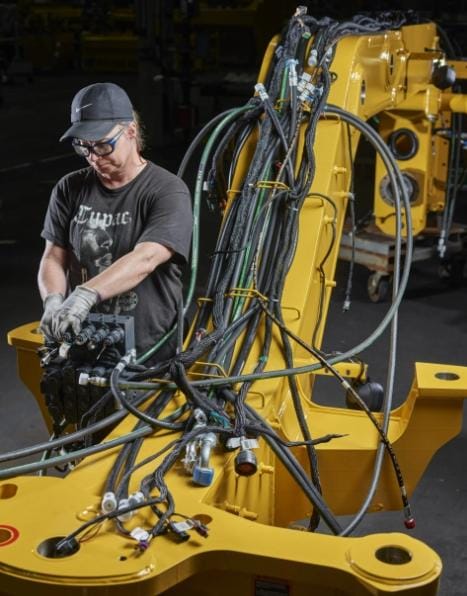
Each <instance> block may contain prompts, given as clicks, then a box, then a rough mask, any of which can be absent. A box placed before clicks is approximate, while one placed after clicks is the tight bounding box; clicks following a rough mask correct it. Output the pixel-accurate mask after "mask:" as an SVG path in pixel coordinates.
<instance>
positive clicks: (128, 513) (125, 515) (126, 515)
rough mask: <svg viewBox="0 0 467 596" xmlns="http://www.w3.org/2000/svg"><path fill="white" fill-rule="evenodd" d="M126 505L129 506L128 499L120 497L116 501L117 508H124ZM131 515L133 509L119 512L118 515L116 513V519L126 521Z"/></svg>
mask: <svg viewBox="0 0 467 596" xmlns="http://www.w3.org/2000/svg"><path fill="white" fill-rule="evenodd" d="M127 507H130V501H129V500H128V499H120V501H119V502H118V508H119V509H126V508H127ZM132 517H133V511H126V512H125V513H121V514H120V515H117V519H118V520H119V521H121V522H126V521H128V520H130V519H131V518H132Z"/></svg>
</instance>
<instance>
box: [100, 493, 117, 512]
mask: <svg viewBox="0 0 467 596" xmlns="http://www.w3.org/2000/svg"><path fill="white" fill-rule="evenodd" d="M115 509H117V497H116V496H115V493H112V492H108V493H105V494H104V496H103V497H102V501H101V511H102V513H112V511H115Z"/></svg>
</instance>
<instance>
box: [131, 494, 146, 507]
mask: <svg viewBox="0 0 467 596" xmlns="http://www.w3.org/2000/svg"><path fill="white" fill-rule="evenodd" d="M145 500H146V499H145V497H144V494H143V493H142V492H141V491H137V492H135V493H131V495H130V496H129V497H128V502H129V503H130V505H131V506H134V505H140V504H141V503H144V501H145Z"/></svg>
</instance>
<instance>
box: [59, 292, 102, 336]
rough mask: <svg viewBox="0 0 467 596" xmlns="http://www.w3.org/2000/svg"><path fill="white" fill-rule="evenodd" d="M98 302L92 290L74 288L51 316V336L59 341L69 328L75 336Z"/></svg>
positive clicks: (96, 295) (97, 297) (96, 294)
mask: <svg viewBox="0 0 467 596" xmlns="http://www.w3.org/2000/svg"><path fill="white" fill-rule="evenodd" d="M98 301H99V293H98V292H97V291H96V290H93V289H92V288H85V287H84V286H76V288H75V289H74V290H73V292H72V293H71V294H70V295H69V296H68V298H67V299H66V300H65V301H64V302H63V304H62V305H61V306H60V308H59V309H58V310H56V311H55V313H54V314H53V316H52V326H51V327H52V334H53V336H54V337H55V339H57V340H59V341H61V340H62V339H63V336H64V334H65V332H66V331H67V330H68V328H69V327H71V328H72V330H73V331H74V333H75V334H77V333H79V331H80V329H81V324H82V323H83V321H84V319H85V318H86V317H87V316H88V314H89V311H90V310H91V308H92V307H93V306H94V305H95V304H97V302H98Z"/></svg>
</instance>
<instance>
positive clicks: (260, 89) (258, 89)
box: [255, 83, 269, 101]
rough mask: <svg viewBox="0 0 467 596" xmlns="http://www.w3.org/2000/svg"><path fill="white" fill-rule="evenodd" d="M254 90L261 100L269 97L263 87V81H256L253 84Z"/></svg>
mask: <svg viewBox="0 0 467 596" xmlns="http://www.w3.org/2000/svg"><path fill="white" fill-rule="evenodd" d="M255 91H256V92H257V93H258V95H259V96H260V98H261V101H266V100H267V99H269V95H268V93H267V91H266V88H265V87H264V85H263V83H256V85H255Z"/></svg>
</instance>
